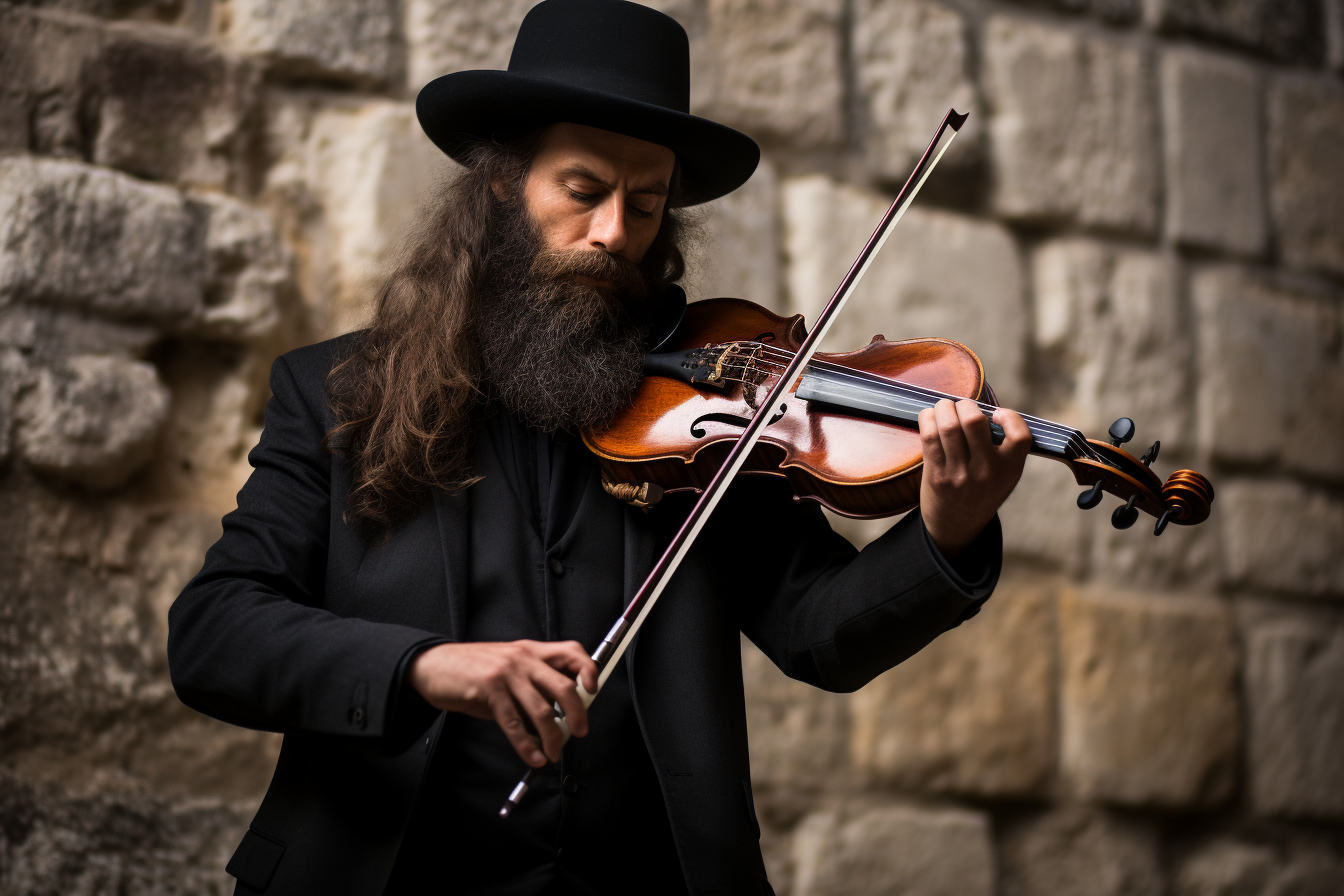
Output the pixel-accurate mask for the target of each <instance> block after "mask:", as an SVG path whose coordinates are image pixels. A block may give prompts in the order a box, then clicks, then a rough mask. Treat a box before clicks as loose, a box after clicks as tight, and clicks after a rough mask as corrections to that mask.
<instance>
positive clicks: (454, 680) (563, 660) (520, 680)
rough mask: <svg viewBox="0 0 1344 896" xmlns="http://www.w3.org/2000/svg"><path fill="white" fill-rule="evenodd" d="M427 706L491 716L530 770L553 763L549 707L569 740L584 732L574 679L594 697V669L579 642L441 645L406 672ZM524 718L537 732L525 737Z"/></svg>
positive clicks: (558, 741)
mask: <svg viewBox="0 0 1344 896" xmlns="http://www.w3.org/2000/svg"><path fill="white" fill-rule="evenodd" d="M406 679H407V681H408V682H409V683H410V685H411V687H413V688H415V690H416V691H417V692H418V693H419V694H420V696H421V697H424V698H425V700H426V702H428V703H429V705H430V706H433V707H434V708H436V709H444V710H448V711H449V712H461V713H466V714H467V715H469V716H474V717H476V718H478V719H494V720H495V721H496V722H497V723H498V724H499V727H500V729H501V730H502V731H503V732H504V735H505V736H506V737H507V738H508V739H509V743H511V744H513V749H514V750H516V751H517V753H518V755H519V756H521V757H522V758H523V761H524V762H526V763H527V764H528V765H530V766H532V767H533V768H540V767H541V766H543V765H545V764H546V762H547V758H548V757H549V759H550V761H551V762H556V761H559V759H560V748H561V747H562V746H564V736H563V735H562V734H561V733H560V728H559V726H558V725H556V724H555V710H554V709H552V708H551V703H552V702H555V703H559V704H560V708H561V709H563V710H564V711H565V721H566V722H567V723H568V724H569V730H570V731H571V732H573V734H574V736H575V737H583V736H584V735H586V734H587V733H588V710H587V708H586V707H584V705H583V702H582V701H581V700H580V699H579V694H578V688H577V684H576V681H575V679H579V680H581V681H582V682H583V687H584V689H585V690H587V691H588V693H590V694H596V693H597V664H596V663H594V662H593V661H592V659H591V658H590V657H589V656H588V654H587V653H585V652H584V650H583V645H582V644H580V643H579V642H578V641H503V642H475V643H465V644H440V645H438V646H437V647H431V648H430V649H429V650H426V651H425V652H424V653H422V654H420V655H419V656H418V657H416V658H415V661H414V662H413V663H411V668H410V669H409V670H407V672H406ZM523 714H526V715H527V717H528V718H529V719H531V721H532V727H533V728H535V729H536V731H537V733H538V734H540V735H541V739H540V740H538V739H537V737H536V736H534V735H533V734H531V733H530V732H528V730H527V725H526V724H525V723H524V722H523Z"/></svg>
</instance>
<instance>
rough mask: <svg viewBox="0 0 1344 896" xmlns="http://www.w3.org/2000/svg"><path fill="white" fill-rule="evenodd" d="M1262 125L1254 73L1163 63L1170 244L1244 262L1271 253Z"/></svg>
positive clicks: (1238, 66)
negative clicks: (1211, 251) (1216, 251)
mask: <svg viewBox="0 0 1344 896" xmlns="http://www.w3.org/2000/svg"><path fill="white" fill-rule="evenodd" d="M1260 119H1261V115H1260V84H1259V78H1258V76H1257V75H1256V71H1255V69H1254V68H1252V67H1251V66H1249V65H1247V64H1245V63H1243V62H1240V61H1236V60H1233V59H1231V58H1229V57H1225V56H1215V55H1214V54H1212V53H1205V52H1200V51H1192V50H1176V51H1171V52H1168V53H1167V54H1166V55H1164V56H1163V57H1162V126H1163V127H1162V130H1163V135H1164V142H1165V147H1164V148H1165V161H1166V186H1167V204H1166V232H1167V235H1168V236H1169V237H1171V238H1172V239H1174V240H1176V241H1178V242H1181V243H1185V244H1188V245H1192V246H1204V247H1209V248H1213V249H1226V250H1228V251H1229V252H1235V253H1239V254H1243V255H1259V254H1260V253H1261V252H1262V251H1263V250H1264V248H1265V237H1266V231H1267V226H1266V210H1265V193H1264V183H1263V178H1262V174H1261V172H1262V171H1263V170H1264V164H1265V163H1264V151H1263V149H1262V148H1261V138H1260V135H1261V130H1262V129H1261V120H1260Z"/></svg>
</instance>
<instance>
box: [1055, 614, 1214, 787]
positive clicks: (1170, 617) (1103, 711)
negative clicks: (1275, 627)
mask: <svg viewBox="0 0 1344 896" xmlns="http://www.w3.org/2000/svg"><path fill="white" fill-rule="evenodd" d="M1059 632H1060V663H1061V672H1062V677H1061V682H1062V683H1061V697H1060V729H1061V736H1060V765H1061V769H1062V772H1063V774H1064V777H1065V779H1066V781H1067V782H1068V784H1069V786H1070V789H1071V790H1072V791H1073V792H1074V793H1076V794H1078V795H1079V796H1082V797H1084V798H1087V799H1101V800H1107V801H1113V802H1118V803H1127V804H1131V805H1157V806H1173V807H1188V806H1213V805H1218V804H1220V803H1222V802H1223V801H1224V800H1226V799H1227V798H1228V796H1230V795H1231V793H1232V787H1233V783H1234V775H1235V770H1236V759H1237V749H1238V731H1239V727H1238V726H1239V725H1240V718H1239V709H1238V706H1237V698H1236V681H1235V679H1236V672H1237V662H1236V653H1235V651H1234V648H1233V643H1232V624H1231V620H1230V619H1229V618H1228V614H1227V611H1226V609H1225V608H1224V606H1223V605H1222V604H1221V603H1220V602H1218V601H1216V600H1213V599H1197V598H1182V599H1176V598H1171V597H1165V598H1156V597H1147V596H1140V595H1137V594H1126V593H1106V594H1103V593H1101V592H1100V591H1094V592H1091V593H1077V592H1066V593H1064V594H1063V595H1061V598H1060V602H1059Z"/></svg>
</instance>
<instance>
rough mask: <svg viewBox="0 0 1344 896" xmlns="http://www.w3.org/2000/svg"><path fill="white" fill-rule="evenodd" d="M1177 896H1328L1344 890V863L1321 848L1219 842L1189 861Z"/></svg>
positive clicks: (1177, 878) (1183, 865) (1182, 870)
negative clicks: (1289, 895)
mask: <svg viewBox="0 0 1344 896" xmlns="http://www.w3.org/2000/svg"><path fill="white" fill-rule="evenodd" d="M1174 884H1175V886H1174V887H1173V890H1172V893H1173V896H1281V894H1282V896H1288V894H1294V896H1296V894H1301V896H1330V894H1335V893H1339V892H1341V890H1342V889H1344V860H1341V859H1340V858H1339V857H1337V856H1332V855H1330V854H1329V853H1328V852H1325V851H1322V850H1320V849H1319V848H1316V849H1312V848H1284V847H1283V846H1272V845H1267V844H1258V843H1245V842H1241V841H1236V840H1216V841H1214V842H1213V843H1211V844H1209V845H1208V846H1206V847H1204V848H1203V849H1200V850H1198V851H1196V852H1195V853H1193V854H1192V855H1190V856H1187V857H1186V858H1185V860H1184V861H1183V862H1182V863H1181V865H1180V867H1179V869H1178V871H1177V873H1176V876H1175V880H1174Z"/></svg>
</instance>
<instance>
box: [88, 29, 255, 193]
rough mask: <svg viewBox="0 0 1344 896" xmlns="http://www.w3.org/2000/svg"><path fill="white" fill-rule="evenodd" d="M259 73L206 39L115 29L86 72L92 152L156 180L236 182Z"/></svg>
mask: <svg viewBox="0 0 1344 896" xmlns="http://www.w3.org/2000/svg"><path fill="white" fill-rule="evenodd" d="M259 74H260V72H259V70H258V68H257V67H256V66H255V65H252V64H251V63H250V62H249V61H247V60H239V59H236V58H230V57H227V56H224V55H222V54H220V53H218V52H217V51H215V50H213V49H212V48H210V47H209V46H208V45H203V44H195V43H184V42H182V41H176V40H174V41H170V40H167V39H162V38H153V37H143V36H141V35H139V34H135V35H132V34H130V33H125V32H111V33H110V34H109V36H108V43H107V45H106V46H105V47H104V49H103V51H102V53H101V54H100V55H99V58H98V61H97V64H96V65H95V66H94V67H93V69H92V71H91V74H90V75H89V76H88V77H89V79H90V80H91V82H92V84H93V85H94V86H93V87H92V89H91V91H90V96H89V99H88V100H87V101H86V102H87V103H89V104H90V105H91V106H92V108H93V110H94V111H93V115H94V117H95V120H96V121H97V130H96V133H95V136H94V137H93V145H92V160H93V161H94V162H96V163H98V164H100V165H109V166H111V167H113V168H120V169H122V170H123V171H128V172H130V173H131V174H135V175H137V176H139V177H145V178H150V179H152V180H166V181H177V182H180V183H187V184H194V185H198V186H208V187H217V188H226V187H230V186H233V185H235V183H236V181H237V173H236V165H237V162H238V160H239V159H240V158H241V157H242V156H243V155H244V154H245V152H246V149H247V141H248V138H249V131H248V128H247V127H246V126H245V123H246V122H247V121H248V120H249V118H250V116H251V114H252V111H253V108H254V105H255V102H256V100H257V95H258V87H259Z"/></svg>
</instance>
